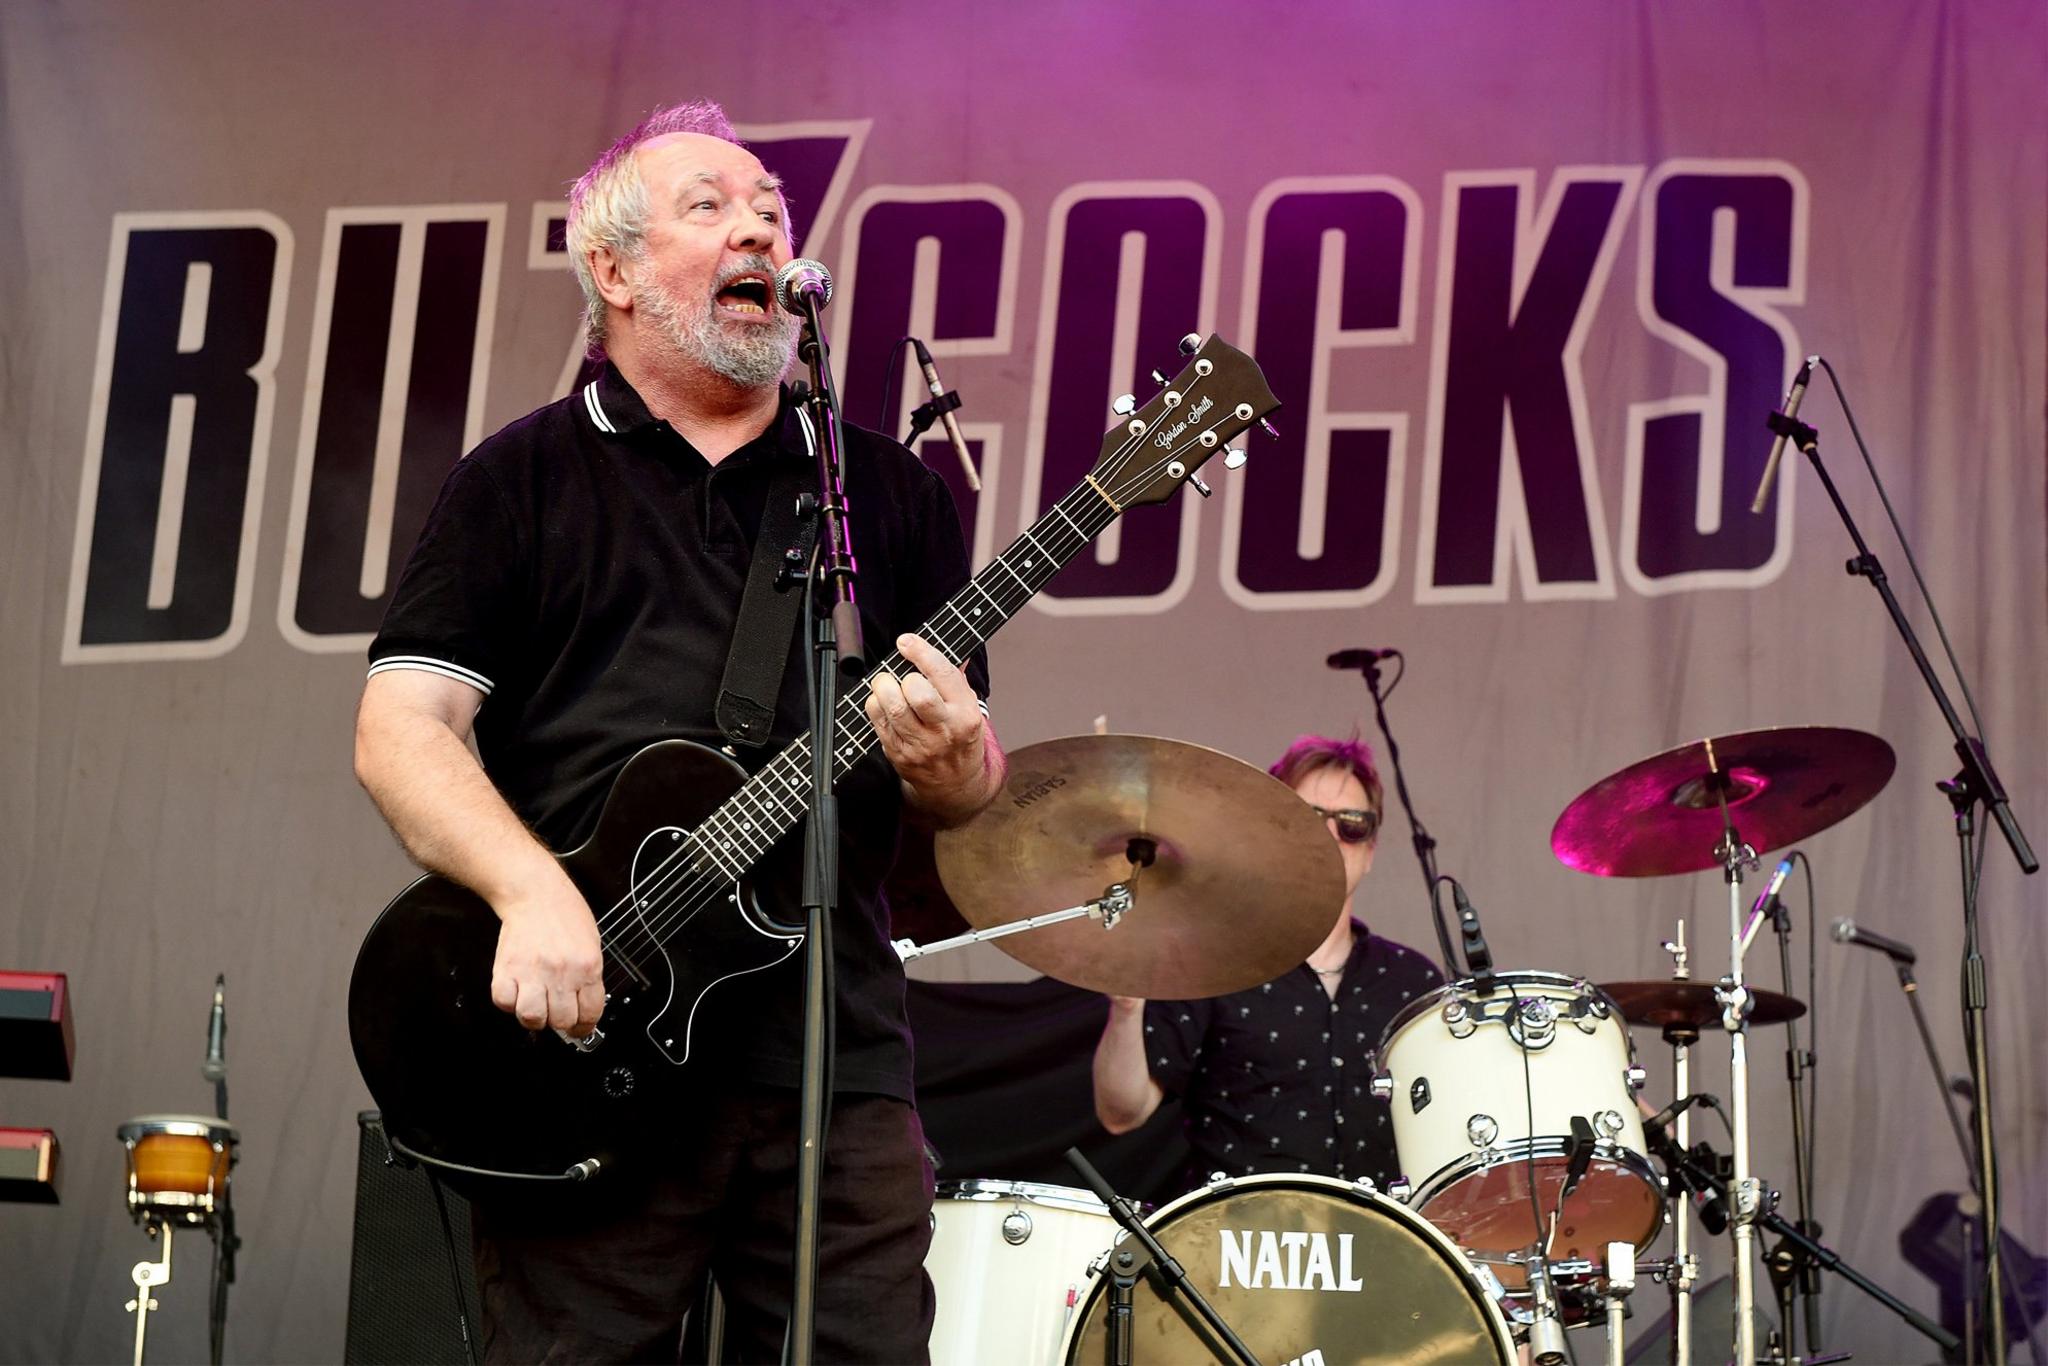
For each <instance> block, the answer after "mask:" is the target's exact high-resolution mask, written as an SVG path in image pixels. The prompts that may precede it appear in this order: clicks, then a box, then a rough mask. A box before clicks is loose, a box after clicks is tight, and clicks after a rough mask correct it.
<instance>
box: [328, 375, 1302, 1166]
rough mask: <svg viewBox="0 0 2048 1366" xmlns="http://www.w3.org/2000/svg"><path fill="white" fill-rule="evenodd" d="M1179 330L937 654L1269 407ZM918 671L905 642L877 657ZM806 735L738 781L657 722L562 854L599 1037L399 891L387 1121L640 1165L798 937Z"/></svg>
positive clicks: (956, 657) (973, 591)
mask: <svg viewBox="0 0 2048 1366" xmlns="http://www.w3.org/2000/svg"><path fill="white" fill-rule="evenodd" d="M1189 346H1193V347H1194V348H1195V349H1194V350H1193V352H1192V359H1191V360H1189V362H1188V364H1187V366H1186V368H1185V369H1183V370H1182V371H1181V373H1180V374H1179V375H1177V376H1175V377H1174V379H1173V380H1172V381H1171V382H1169V383H1168V384H1166V385H1165V386H1164V387H1163V388H1162V389H1161V390H1160V391H1159V392H1158V393H1157V394H1155V395H1154V396H1153V397H1152V399H1151V400H1150V401H1149V402H1147V403H1146V404H1145V405H1144V406H1143V407H1142V408H1138V409H1136V410H1135V411H1133V412H1131V413H1130V414H1129V415H1128V416H1127V417H1125V419H1124V420H1123V421H1122V422H1121V423H1119V424H1118V425H1117V426H1116V427H1115V428H1114V429H1113V430H1111V431H1110V432H1108V433H1107V434H1106V435H1105V436H1104V437H1103V439H1102V448H1101V452H1100V454H1099V455H1098V456H1097V458H1096V461H1095V465H1094V468H1093V469H1091V470H1090V471H1089V472H1088V474H1087V475H1086V476H1085V477H1084V478H1083V479H1082V480H1081V482H1080V483H1079V484H1077V485H1075V486H1074V488H1073V489H1072V490H1070V491H1069V492H1068V493H1067V494H1066V496H1065V497H1063V498H1061V499H1060V500H1059V501H1058V502H1057V503H1055V504H1053V506H1052V509H1051V510H1050V511H1048V512H1047V513H1046V514H1045V515H1044V516H1043V517H1041V518H1039V519H1038V521H1037V522H1036V523H1035V524H1033V525H1032V527H1031V529H1030V530H1028V531H1026V532H1025V533H1024V534H1023V535H1022V536H1020V537H1019V538H1018V539H1017V540H1016V542H1015V543H1014V544H1012V545H1011V546H1010V547H1009V549H1007V550H1005V551H1004V552H1003V553H1002V554H1001V555H999V556H997V557H996V558H995V559H994V560H993V561H991V562H990V563H989V564H988V565H987V567H985V568H984V569H982V571H981V572H980V573H978V574H976V575H975V576H974V577H973V579H971V580H970V581H969V582H968V583H967V585H966V586H965V587H963V588H962V589H961V590H960V591H959V592H957V593H955V594H954V595H953V597H952V599H951V600H950V601H948V602H947V603H946V605H945V606H944V607H941V608H940V609H939V610H938V612H937V613H935V614H934V615H933V616H932V618H931V620H930V621H928V622H926V623H925V624H924V626H923V628H922V629H921V630H920V632H919V634H921V635H922V636H923V637H924V638H925V639H926V640H928V641H930V642H931V643H932V644H933V645H934V646H936V647H937V648H938V649H939V650H941V651H943V652H944V654H945V656H946V658H947V659H949V660H951V661H953V662H955V663H958V662H959V661H961V660H963V659H965V658H967V657H968V656H969V655H970V654H972V653H973V652H974V651H975V649H977V648H978V647H979V646H980V645H981V643H982V642H983V641H985V640H987V639H988V638H989V637H990V636H992V635H994V634H995V632H996V630H997V629H998V628H999V627H1001V626H1002V625H1003V623H1004V622H1006V621H1008V620H1009V619H1010V617H1011V616H1013V615H1014V614H1015V613H1016V612H1017V611H1018V609H1020V608H1021V607H1023V606H1024V604H1025V603H1026V602H1028V601H1030V600H1031V598H1032V597H1033V596H1034V595H1035V594H1037V592H1038V591H1039V590H1040V589H1041V588H1043V587H1044V586H1045V584H1046V583H1047V581H1048V580H1050V579H1051V578H1052V577H1053V575H1054V574H1056V573H1057V572H1058V571H1059V570H1060V568H1061V567H1062V566H1064V565H1065V564H1066V563H1067V562H1068V561H1069V560H1071V559H1072V558H1073V557H1074V555H1075V554H1076V553H1078V552H1079V551H1080V550H1081V548H1082V547H1084V546H1086V545H1087V544H1088V543H1089V542H1090V541H1091V540H1093V539H1094V537H1095V536H1096V535H1097V534H1098V533H1099V532H1101V531H1102V529H1103V528H1104V527H1106V526H1108V525H1109V524H1110V523H1111V522H1112V521H1114V520H1115V519H1116V517H1117V515H1118V514H1119V513H1121V512H1122V511H1123V510H1124V509H1125V508H1128V507H1135V506H1139V505H1142V504H1147V503H1163V502H1165V501H1167V500H1168V499H1169V498H1171V497H1172V496H1173V494H1174V492H1175V491H1176V490H1177V489H1178V488H1179V487H1180V486H1181V485H1182V484H1184V483H1188V482H1193V483H1194V484H1195V485H1196V486H1197V487H1198V488H1201V490H1202V492H1204V493H1207V492H1208V490H1207V489H1206V488H1204V487H1202V485H1201V481H1200V480H1199V479H1197V478H1196V477H1195V472H1196V470H1198V469H1200V468H1201V466H1202V464H1203V462H1204V461H1206V460H1208V459H1209V457H1210V456H1212V455H1214V454H1216V453H1217V452H1218V451H1221V450H1223V449H1224V448H1225V446H1226V444H1227V443H1228V442H1229V441H1231V440H1232V439H1233V438H1234V437H1236V436H1237V435H1238V434H1240V433H1242V432H1243V431H1244V430H1245V429H1246V428H1248V427H1250V426H1251V425H1252V424H1253V423H1254V422H1257V421H1259V420H1260V419H1262V418H1263V417H1264V416H1265V415H1266V414H1267V413H1270V412H1271V411H1273V409H1274V408H1276V407H1278V406H1279V402H1278V400H1277V399H1275V398H1274V397H1273V393H1272V390H1271V389H1269V388H1268V387H1267V385H1266V379H1265V376H1264V375H1262V374H1261V373H1260V372H1259V367H1258V365H1257V363H1256V362H1254V361H1253V360H1252V358H1251V357H1249V356H1247V355H1245V354H1244V353H1243V352H1242V351H1239V350H1236V349H1235V348H1233V347H1231V346H1230V345H1228V344H1227V343H1225V342H1224V341H1222V340H1221V339H1220V338H1217V337H1211V338H1209V340H1208V341H1206V342H1199V339H1198V338H1195V337H1189V338H1188V339H1187V341H1186V342H1184V343H1183V348H1184V349H1185V348H1187V347H1189ZM1119 406H1120V407H1128V406H1130V405H1128V404H1120V405H1119ZM1230 463H1232V464H1235V463H1236V462H1235V461H1234V460H1233V461H1232V462H1230ZM907 667H908V666H907V665H906V664H905V663H904V661H903V659H902V657H901V656H900V655H892V656H891V657H890V658H889V659H888V660H887V661H886V662H884V663H883V664H882V665H881V668H883V669H887V670H889V671H890V672H892V673H896V674H898V675H900V674H901V673H902V672H904V671H905V669H906V668H907ZM866 696H867V688H866V687H865V686H864V685H863V686H861V687H858V688H853V689H849V690H848V693H847V695H846V696H845V697H842V698H841V699H840V703H839V710H838V717H837V722H836V725H835V726H834V730H835V732H836V734H835V736H834V746H833V775H834V778H835V780H836V779H838V778H839V777H842V776H843V775H844V774H845V772H846V771H847V769H849V768H850V767H851V766H852V765H853V764H855V763H856V762H858V761H859V760H860V759H861V758H862V757H863V756H864V755H866V754H867V752H868V751H869V750H870V749H872V748H874V746H875V745H876V744H877V743H878V740H877V738H876V736H875V732H874V730H873V729H872V728H871V727H870V726H869V724H868V720H867V715H866V713H865V712H864V711H863V709H862V703H863V701H864V699H865V698H866ZM810 747H811V737H809V736H805V737H804V738H802V739H800V740H796V741H794V742H792V743H791V744H790V745H789V746H788V747H787V748H785V749H784V750H783V751H782V752H781V753H780V754H778V755H777V756H776V757H775V758H774V759H772V760H770V761H769V763H768V764H767V765H766V766H765V767H764V768H762V769H761V770H760V771H759V772H757V773H755V774H754V775H753V776H752V777H748V776H747V775H746V774H745V773H744V772H743V771H742V770H741V769H740V767H739V766H738V765H737V764H735V763H733V762H732V761H731V760H730V759H728V758H726V757H725V756H724V755H722V754H719V753H717V752H716V751H714V750H711V749H707V748H705V747H704V746H701V745H696V744H692V743H690V742H688V741H685V740H664V741H661V742H659V743H657V744H652V745H649V746H648V747H647V748H645V749H643V750H641V751H640V752H639V753H638V754H636V755H634V756H633V758H632V759H631V760H629V761H628V762H627V764H626V766H625V767H624V768H623V769H622V770H621V771H620V773H619V777H618V779H617V781H616V782H615V783H614V784H613V786H612V790H611V793H610V795H609V796H608V797H607V798H606V800H605V806H604V812H603V814H602V815H601V816H600V818H599V820H598V824H597V829H596V832H595V833H594V834H592V835H591V837H590V839H589V840H588V841H586V842H585V843H584V844H583V846H582V847H581V848H579V849H576V850H575V851H573V852H571V853H568V854H564V855H562V856H561V863H562V867H563V869H564V871H566V872H567V873H568V874H569V877H570V879H571V880H572V881H573V882H575V884H576V886H577V887H578V888H579V889H580V890H581V891H582V892H583V894H584V896H585V897H586V898H587V899H588V900H589V902H590V905H591V909H592V910H593V912H594V913H595V914H596V917H597V925H598V931H599V934H600V936H601V938H602V941H603V945H604V960H605V967H604V983H605V990H606V993H607V998H606V1005H605V1011H604V1018H603V1019H602V1021H601V1022H600V1026H599V1029H598V1032H597V1033H595V1034H593V1035H592V1036H591V1037H590V1038H589V1039H585V1040H582V1041H579V1042H571V1041H569V1040H568V1039H566V1038H565V1037H563V1036H561V1035H559V1034H557V1033H555V1032H553V1031H551V1030H540V1031H533V1030H528V1029H526V1028H524V1027H523V1026H521V1025H520V1024H519V1023H518V1021H517V1020H515V1019H514V1018H513V1017H512V1016H511V1015H509V1014H507V1013H506V1012H504V1011H501V1010H499V1009H497V1008H496V1007H495V1006H494V1005H492V1003H491V991H490V985H491V968H492V964H493V961H494V959H495V957H496V953H497V943H498V918H497V916H496V914H495V913H494V912H493V911H492V910H491V908H490V906H489V904H488V903H486V902H485V901H484V899H483V898H482V897H480V896H478V895H477V894H476V893H474V892H472V891H470V890H469V889H467V888H465V887H463V886H461V885H460V884H458V883H455V882H453V881H450V880H449V879H447V878H443V877H432V876H430V877H423V878H420V879H419V880H418V881H416V882H414V883H413V884H412V885H411V886H410V887H407V888H406V889H405V890H404V891H403V892H400V893H399V894H398V896H397V898H396V899H395V900H393V901H392V902H391V904H390V905H388V906H386V907H385V908H384V912H383V914H382V915H380V916H378V918H377V922H376V924H374V925H372V926H371V927H370V932H369V934H368V935H367V936H366V937H365V938H364V940H363V947H362V951H361V952H360V953H358V954H357V956H356V965H355V972H354V975H353V976H352V978H351V979H350V982H349V1003H348V1013H349V1035H350V1038H351V1041H352V1042H353V1044H354V1046H355V1054H356V1064H357V1066H359V1067H360V1068H361V1069H362V1073H363V1080H364V1081H365V1082H367V1083H368V1084H369V1088H370V1094H371V1095H372V1096H374V1097H375V1098H376V1101H377V1104H378V1105H379V1106H380V1107H381V1108H382V1110H383V1119H384V1127H385V1131H386V1133H387V1134H389V1135H390V1136H391V1137H392V1138H393V1139H395V1140H397V1141H398V1142H399V1143H400V1144H402V1145H403V1146H404V1148H406V1149H410V1150H411V1151H412V1152H414V1153H416V1154H418V1155H420V1156H423V1157H426V1158H428V1159H432V1160H434V1161H436V1162H437V1163H439V1164H459V1165H460V1166H464V1167H469V1168H475V1169H482V1170H484V1171H490V1172H498V1173H506V1172H510V1173H519V1174H523V1175H529V1176H531V1177H534V1178H538V1179H539V1180H542V1181H550V1180H552V1181H560V1180H577V1179H588V1178H589V1177H592V1176H595V1175H597V1174H598V1173H603V1172H613V1171H616V1170H619V1169H620V1168H630V1167H632V1166H633V1165H634V1162H635V1157H636V1140H638V1139H641V1138H658V1137H659V1134H658V1132H652V1131H656V1130H658V1129H659V1128H660V1125H658V1124H656V1123H654V1122H653V1117H652V1116H650V1115H649V1114H648V1113H647V1110H648V1108H649V1105H650V1102H651V1101H652V1100H654V1099H655V1098H656V1097H658V1096H660V1095H661V1094H662V1092H663V1091H664V1090H666V1089H668V1088H671V1087H673V1086H675V1085H677V1084H678V1083H679V1082H680V1081H681V1080H682V1078H683V1076H684V1065H685V1064H687V1063H688V1062H689V1060H690V1053H691V1037H692V1030H693V1027H694V1024H695V1022H696V1018H697V1015H698V1011H699V1010H700V1008H701V1007H702V1006H703V1005H704V1001H705V997H706V995H707V994H708V993H710V992H712V991H713V990H714V989H715V988H718V987H719V986H720V985H721V984H725V983H733V982H735V981H736V980H743V979H744V978H745V977H746V976H747V974H749V973H754V972H759V971H761V970H762V969H764V968H767V967H771V966H773V965H774V964H776V963H779V962H781V961H782V960H783V959H785V958H788V957H789V956H790V955H791V954H793V953H795V952H796V951H797V950H798V949H799V948H800V947H801V946H802V944H803V932H802V927H801V926H800V925H797V926H792V925H789V924H785V923H782V922H780V921H778V920H776V919H775V918H774V917H773V916H771V915H770V914H769V913H768V912H767V911H766V910H764V909H763V906H762V904H761V902H760V901H759V900H758V899H757V898H756V897H755V895H754V893H753V889H752V887H751V886H750V884H749V880H748V879H749V875H750V873H751V872H752V871H753V869H754V866H755V864H756V862H757V861H758V860H759V859H760V858H761V856H762V855H763V854H764V853H765V852H766V851H767V850H768V848H769V846H771V845H772V844H774V843H775V842H776V841H777V840H778V839H779V838H781V837H782V835H784V834H785V833H786V832H788V831H789V830H791V829H793V828H794V827H795V826H796V825H797V824H798V822H799V821H801V820H802V819H803V817H804V814H805V811H806V809H807V805H808V802H809V798H810V766H811V759H810ZM736 990H744V987H743V986H742V987H727V991H728V992H731V991H736ZM521 1184H522V1185H523V1184H526V1183H521Z"/></svg>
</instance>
